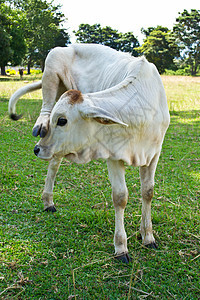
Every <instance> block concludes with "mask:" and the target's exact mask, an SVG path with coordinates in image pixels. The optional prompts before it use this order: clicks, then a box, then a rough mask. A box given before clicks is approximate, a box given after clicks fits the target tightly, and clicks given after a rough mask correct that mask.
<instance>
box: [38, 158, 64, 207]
mask: <svg viewBox="0 0 200 300" xmlns="http://www.w3.org/2000/svg"><path fill="white" fill-rule="evenodd" d="M61 161H62V158H52V159H51V161H50V162H49V166H48V172H47V177H46V180H45V186H44V191H43V194H42V200H43V202H44V210H45V211H51V212H55V211H56V208H55V206H54V203H53V188H54V181H55V178H56V174H57V171H58V169H59V166H60V163H61Z"/></svg>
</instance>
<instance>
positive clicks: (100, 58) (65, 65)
mask: <svg viewBox="0 0 200 300" xmlns="http://www.w3.org/2000/svg"><path fill="white" fill-rule="evenodd" d="M133 60H134V58H133V57H132V56H130V55H129V54H126V53H123V52H118V51H116V50H113V49H111V48H109V47H106V46H102V45H95V44H73V45H70V46H69V47H63V48H62V47H56V48H54V49H53V50H52V51H51V52H50V53H49V54H48V56H47V58H46V61H45V69H44V74H43V77H42V81H39V82H35V83H32V84H29V85H27V86H25V87H22V88H21V89H19V90H17V91H16V92H15V93H14V94H13V95H12V97H11V98H10V101H9V114H10V116H11V118H12V119H14V120H18V119H19V118H20V117H21V116H18V115H16V112H15V110H16V103H17V101H18V99H19V98H20V97H21V96H22V95H24V94H26V93H28V92H31V91H34V90H37V89H41V88H42V93H43V105H42V109H41V113H40V116H39V118H38V119H37V121H36V123H35V125H34V127H33V135H34V136H37V135H40V137H44V136H45V135H46V133H47V131H48V127H49V116H50V113H51V111H52V109H53V106H54V104H55V102H56V101H57V100H58V99H59V98H60V96H61V95H62V94H63V93H64V92H66V91H67V90H69V89H77V90H80V91H81V92H82V93H93V92H97V91H101V90H105V89H107V88H110V87H112V86H115V85H116V84H118V83H120V82H121V81H122V80H124V79H125V78H126V77H127V76H129V74H131V72H132V71H133V70H132V62H133Z"/></svg>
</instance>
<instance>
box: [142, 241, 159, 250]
mask: <svg viewBox="0 0 200 300" xmlns="http://www.w3.org/2000/svg"><path fill="white" fill-rule="evenodd" d="M144 246H145V247H146V248H149V249H158V246H157V244H156V243H155V242H153V243H150V244H147V245H144Z"/></svg>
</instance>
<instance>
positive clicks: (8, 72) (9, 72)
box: [6, 69, 16, 75]
mask: <svg viewBox="0 0 200 300" xmlns="http://www.w3.org/2000/svg"><path fill="white" fill-rule="evenodd" d="M6 74H8V75H16V71H15V70H12V69H7V70H6Z"/></svg>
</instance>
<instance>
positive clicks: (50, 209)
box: [44, 205, 56, 213]
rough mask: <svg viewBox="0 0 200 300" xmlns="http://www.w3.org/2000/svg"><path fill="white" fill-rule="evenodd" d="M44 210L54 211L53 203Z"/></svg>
mask: <svg viewBox="0 0 200 300" xmlns="http://www.w3.org/2000/svg"><path fill="white" fill-rule="evenodd" d="M44 211H50V212H53V213H54V212H56V208H55V206H54V205H52V206H49V207H47V208H46V209H45V210H44Z"/></svg>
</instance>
